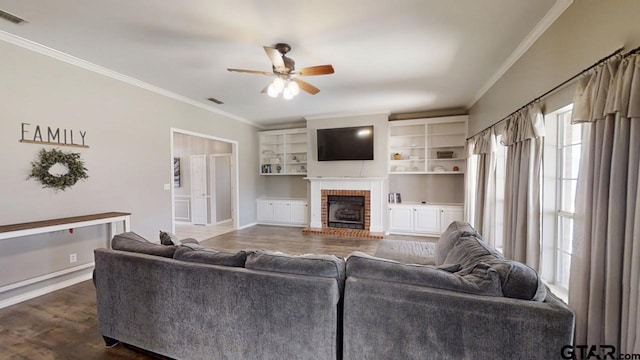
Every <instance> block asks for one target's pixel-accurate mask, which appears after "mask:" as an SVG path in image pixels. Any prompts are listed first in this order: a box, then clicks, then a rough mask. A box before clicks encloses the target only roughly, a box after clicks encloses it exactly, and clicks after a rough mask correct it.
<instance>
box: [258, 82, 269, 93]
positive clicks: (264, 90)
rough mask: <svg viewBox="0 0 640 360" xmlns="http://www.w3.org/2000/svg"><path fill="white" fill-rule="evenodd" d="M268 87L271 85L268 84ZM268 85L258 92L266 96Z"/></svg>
mask: <svg viewBox="0 0 640 360" xmlns="http://www.w3.org/2000/svg"><path fill="white" fill-rule="evenodd" d="M269 85H271V84H269ZM269 85H267V86H265V87H264V89H262V91H260V92H261V93H263V94H266V93H267V91H268V90H269Z"/></svg>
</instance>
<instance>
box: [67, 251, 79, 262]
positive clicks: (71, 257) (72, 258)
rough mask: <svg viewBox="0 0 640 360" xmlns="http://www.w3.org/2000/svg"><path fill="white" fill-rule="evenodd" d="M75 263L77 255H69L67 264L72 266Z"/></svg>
mask: <svg viewBox="0 0 640 360" xmlns="http://www.w3.org/2000/svg"><path fill="white" fill-rule="evenodd" d="M76 261H78V254H76V253H73V254H69V264H73V263H74V262H76Z"/></svg>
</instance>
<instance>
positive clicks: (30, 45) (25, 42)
mask: <svg viewBox="0 0 640 360" xmlns="http://www.w3.org/2000/svg"><path fill="white" fill-rule="evenodd" d="M0 40H2V41H5V42H8V43H10V44H13V45H16V46H19V47H21V48H24V49H27V50H31V51H33V52H37V53H39V54H42V55H46V56H49V57H51V58H54V59H56V60H60V61H62V62H65V63H67V64H71V65H74V66H77V67H80V68H83V69H85V70H89V71H92V72H94V73H97V74H100V75H103V76H106V77H109V78H112V79H115V80H118V81H122V82H124V83H127V84H129V85H133V86H136V87H139V88H141V89H144V90H147V91H151V92H154V93H156V94H159V95H162V96H166V97H168V98H171V99H174V100H178V101H180V102H183V103H185V104H189V105H192V106H195V107H198V108H200V109H203V110H206V111H209V112H212V113H215V114H218V115H222V116H225V117H228V118H230V119H233V120H237V121H240V122H243V123H246V124H248V125H251V126H255V127H257V128H260V129H262V128H263V126H262V125H259V124H257V123H255V122H253V121H250V120H247V119H245V118H243V117H240V116H237V115H234V114H231V113H228V112H226V111H222V110H219V109H216V108H214V107H212V106H208V105H206V104H203V103H200V102H198V101H195V100H193V99H190V98H188V97H186V96H183V95H179V94H176V93H174V92H172V91H169V90H166V89H163V88H161V87H158V86H155V85H151V84H149V83H146V82H144V81H141V80H138V79H136V78H133V77H131V76H127V75H124V74H121V73H119V72H117V71H113V70H110V69H107V68H105V67H103V66H100V65H96V64H94V63H91V62H89V61H86V60H83V59H80V58H77V57H75V56H72V55H69V54H67V53H64V52H62V51H59V50H56V49H53V48H50V47H48V46H45V45H42V44H39V43H37V42H35V41H31V40H29V39H25V38H22V37H20V36H17V35H14V34H12V33H9V32H6V31H3V30H0Z"/></svg>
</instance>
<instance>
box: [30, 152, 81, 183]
mask: <svg viewBox="0 0 640 360" xmlns="http://www.w3.org/2000/svg"><path fill="white" fill-rule="evenodd" d="M38 155H39V160H38V161H34V162H32V163H31V174H29V177H28V178H35V179H36V180H38V181H40V183H42V187H43V188H54V189H58V190H64V189H66V188H68V187H71V186H73V185H75V184H76V183H77V182H78V180H81V179H87V178H89V175H87V168H86V167H84V162H83V161H82V160H81V159H80V154H78V153H65V152H63V151H62V150H56V149H52V150H45V149H42V150H40V152H39V154H38ZM55 164H62V165H64V166H66V167H67V169H68V171H67V173H66V174H63V175H53V174H51V173H50V172H49V170H50V169H51V167H52V166H53V165H55Z"/></svg>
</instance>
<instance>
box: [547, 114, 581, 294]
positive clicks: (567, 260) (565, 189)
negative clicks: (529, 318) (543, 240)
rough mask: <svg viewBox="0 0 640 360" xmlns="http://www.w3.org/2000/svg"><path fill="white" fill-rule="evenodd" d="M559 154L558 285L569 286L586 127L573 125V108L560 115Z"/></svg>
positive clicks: (556, 276) (556, 257) (557, 198)
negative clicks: (583, 138) (576, 204)
mask: <svg viewBox="0 0 640 360" xmlns="http://www.w3.org/2000/svg"><path fill="white" fill-rule="evenodd" d="M556 116H557V123H558V152H557V158H556V159H557V166H558V168H557V187H556V216H557V218H556V241H555V243H556V246H555V247H556V248H555V251H556V253H555V278H554V283H555V284H556V285H558V286H561V287H563V288H565V289H567V288H568V287H569V269H570V267H571V253H572V248H573V246H572V239H573V224H574V214H575V198H576V186H577V183H578V168H579V165H580V151H581V149H582V136H581V134H582V125H572V124H571V108H569V109H561V111H559V112H558V113H557V115H556Z"/></svg>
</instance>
